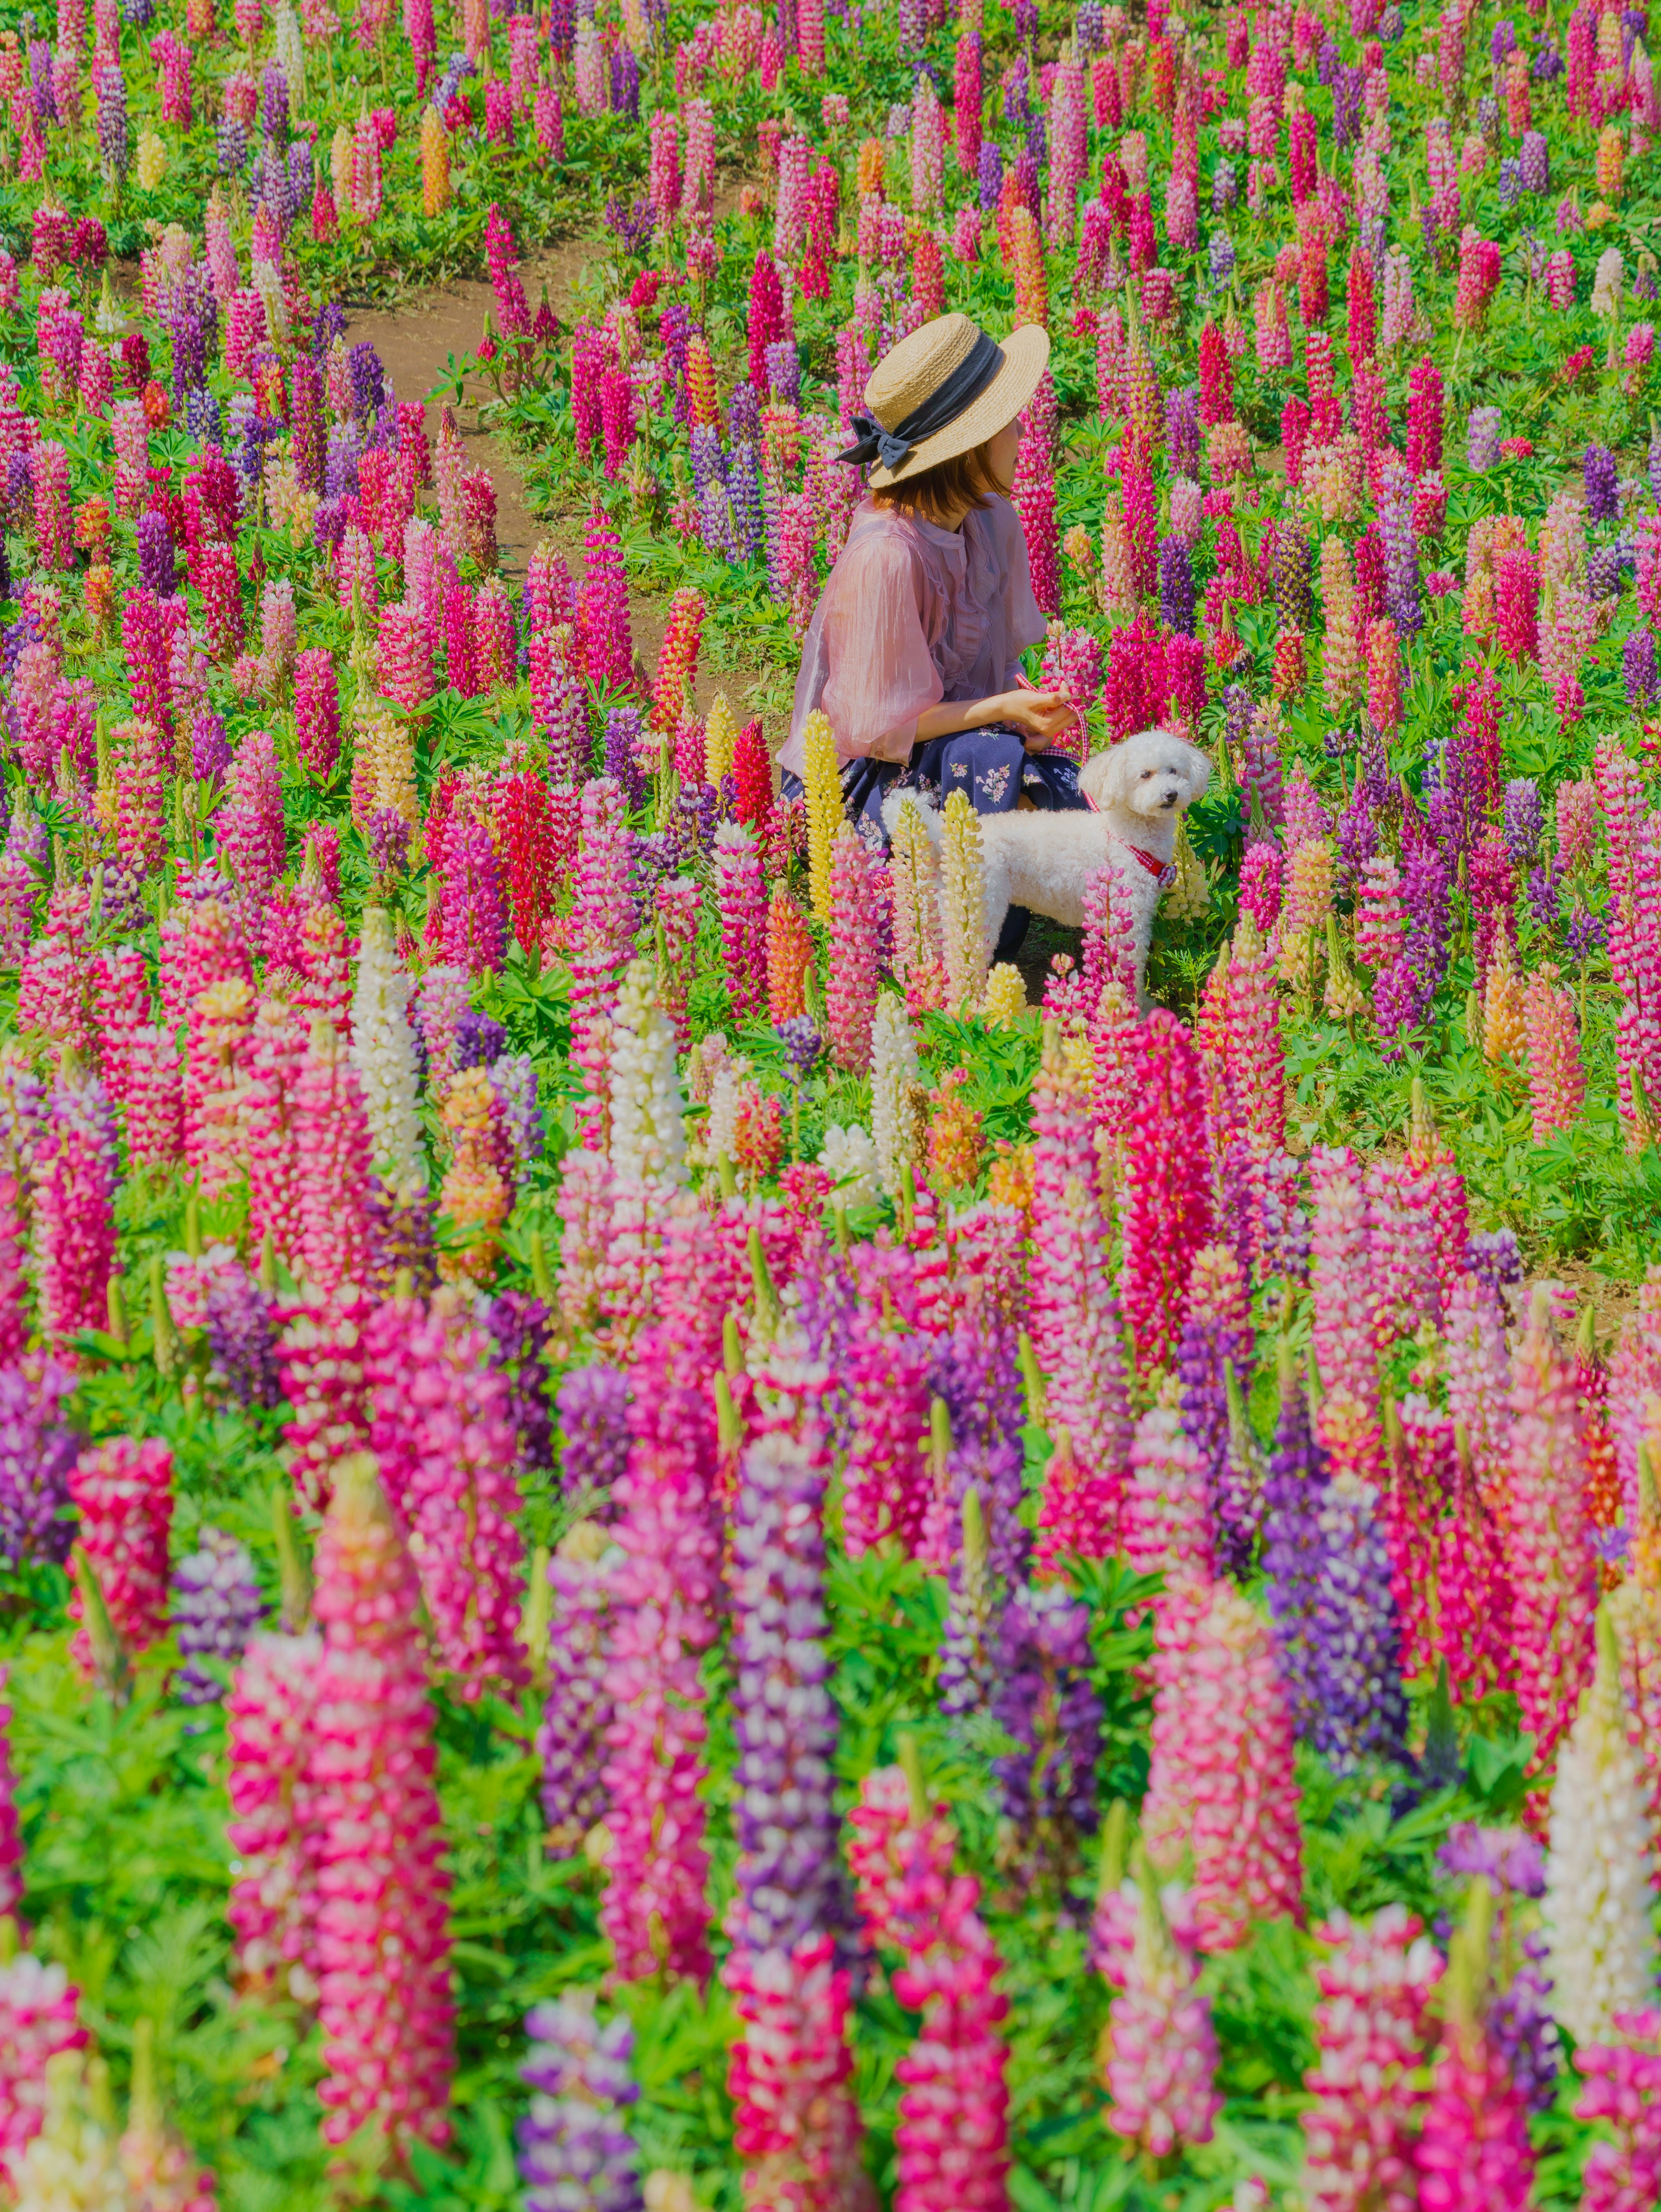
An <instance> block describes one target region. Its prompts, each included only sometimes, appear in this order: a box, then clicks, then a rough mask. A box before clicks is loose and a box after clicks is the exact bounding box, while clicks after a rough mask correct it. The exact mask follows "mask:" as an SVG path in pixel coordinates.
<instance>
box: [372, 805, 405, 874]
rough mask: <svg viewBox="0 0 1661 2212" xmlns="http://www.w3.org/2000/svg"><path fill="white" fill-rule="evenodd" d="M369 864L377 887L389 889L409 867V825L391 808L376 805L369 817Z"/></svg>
mask: <svg viewBox="0 0 1661 2212" xmlns="http://www.w3.org/2000/svg"><path fill="white" fill-rule="evenodd" d="M369 864H370V866H372V867H373V868H374V876H375V883H376V884H377V886H385V887H386V889H388V890H390V888H391V887H392V884H395V883H396V882H397V880H398V878H399V877H400V876H402V875H404V874H405V873H406V872H407V871H408V869H409V866H410V825H409V823H407V822H406V821H405V819H404V817H403V816H402V815H401V814H400V813H399V811H398V809H397V808H396V807H395V806H377V807H376V808H375V809H374V811H373V812H372V813H371V815H370V816H369Z"/></svg>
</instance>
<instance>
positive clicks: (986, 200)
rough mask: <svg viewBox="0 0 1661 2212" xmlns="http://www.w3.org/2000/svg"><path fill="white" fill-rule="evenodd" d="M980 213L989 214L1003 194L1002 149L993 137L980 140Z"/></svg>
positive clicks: (978, 178)
mask: <svg viewBox="0 0 1661 2212" xmlns="http://www.w3.org/2000/svg"><path fill="white" fill-rule="evenodd" d="M977 184H978V185H979V188H980V197H981V213H982V214H983V215H990V214H991V213H992V212H993V210H994V209H995V207H996V206H997V204H998V202H999V200H1000V199H1001V197H1002V196H1003V150H1002V149H1001V147H1000V145H999V144H998V142H997V140H996V139H995V138H983V139H982V141H981V166H980V173H979V175H978V177H977Z"/></svg>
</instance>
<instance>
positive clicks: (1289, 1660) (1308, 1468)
mask: <svg viewBox="0 0 1661 2212" xmlns="http://www.w3.org/2000/svg"><path fill="white" fill-rule="evenodd" d="M1330 1480H1331V1478H1330V1475H1329V1470H1328V1468H1327V1463H1326V1455H1325V1454H1324V1453H1323V1451H1322V1450H1321V1449H1320V1447H1319V1445H1318V1444H1317V1443H1316V1441H1315V1437H1314V1435H1313V1433H1312V1431H1311V1428H1310V1424H1309V1403H1308V1400H1307V1399H1306V1397H1305V1393H1304V1381H1303V1376H1301V1374H1299V1373H1298V1372H1297V1371H1296V1370H1294V1369H1293V1368H1292V1367H1291V1366H1290V1364H1288V1366H1287V1369H1286V1370H1285V1371H1284V1372H1283V1373H1282V1376H1281V1415H1280V1420H1279V1424H1278V1425H1277V1426H1276V1429H1275V1449H1274V1450H1273V1451H1272V1452H1271V1453H1270V1454H1269V1474H1268V1478H1267V1480H1265V1482H1264V1484H1263V1575H1264V1579H1265V1582H1266V1583H1267V1585H1268V1591H1269V1615H1270V1618H1271V1619H1272V1620H1273V1621H1274V1623H1275V1635H1276V1637H1277V1638H1278V1640H1279V1644H1280V1648H1281V1665H1282V1669H1283V1673H1284V1676H1285V1680H1286V1685H1287V1696H1288V1697H1289V1699H1291V1703H1292V1709H1293V1718H1294V1720H1295V1721H1296V1723H1297V1728H1298V1733H1299V1735H1302V1736H1308V1735H1313V1733H1314V1730H1315V1728H1316V1725H1317V1721H1318V1719H1319V1716H1320V1711H1321V1674H1320V1666H1319V1651H1318V1647H1317V1644H1316V1641H1315V1619H1316V1613H1317V1607H1318V1605H1319V1603H1320V1595H1321V1580H1322V1567H1323V1563H1324V1557H1325V1551H1326V1541H1325V1537H1324V1534H1323V1529H1322V1525H1321V1507H1322V1502H1323V1493H1324V1492H1325V1491H1326V1490H1327V1489H1328V1488H1329V1486H1330Z"/></svg>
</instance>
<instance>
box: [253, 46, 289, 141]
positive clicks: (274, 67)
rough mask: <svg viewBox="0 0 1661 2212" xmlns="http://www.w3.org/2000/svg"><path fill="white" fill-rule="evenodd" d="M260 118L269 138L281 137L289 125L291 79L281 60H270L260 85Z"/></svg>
mask: <svg viewBox="0 0 1661 2212" xmlns="http://www.w3.org/2000/svg"><path fill="white" fill-rule="evenodd" d="M259 120H260V122H261V124H262V125H264V128H265V136H266V137H268V138H280V137H282V136H283V132H284V131H286V130H287V129H288V127H289V79H288V74H287V72H286V71H285V70H284V69H283V64H282V63H281V62H279V61H269V62H267V63H266V64H265V76H263V77H262V78H261V80H260V85H259Z"/></svg>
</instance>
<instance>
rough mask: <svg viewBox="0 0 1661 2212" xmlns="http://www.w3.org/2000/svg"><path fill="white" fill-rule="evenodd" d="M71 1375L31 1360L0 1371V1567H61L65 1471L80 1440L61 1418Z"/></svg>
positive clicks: (66, 1527) (68, 1522)
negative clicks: (40, 1563)
mask: <svg viewBox="0 0 1661 2212" xmlns="http://www.w3.org/2000/svg"><path fill="white" fill-rule="evenodd" d="M75 1384H76V1377H75V1376H74V1375H73V1373H72V1372H71V1371H70V1369H69V1368H67V1367H64V1366H63V1365H62V1364H60V1363H59V1362H58V1360H56V1359H52V1358H40V1357H39V1356H34V1355H30V1356H27V1357H26V1358H23V1359H22V1360H20V1361H18V1362H17V1363H15V1364H14V1365H12V1366H9V1367H0V1563H3V1564H4V1565H6V1566H8V1567H18V1566H21V1565H22V1564H23V1562H24V1561H25V1560H27V1559H46V1560H50V1561H51V1562H52V1564H53V1565H62V1564H63V1562H64V1560H65V1559H67V1558H68V1557H69V1551H70V1543H71V1542H72V1541H73V1540H74V1536H75V1528H74V1523H73V1518H72V1516H71V1515H70V1482H69V1475H70V1468H72V1467H73V1466H74V1465H75V1461H76V1454H77V1453H78V1452H79V1450H80V1449H81V1444H82V1438H81V1437H79V1436H77V1435H76V1432H75V1431H73V1430H72V1429H71V1428H70V1427H69V1425H68V1424H67V1423H66V1422H65V1421H64V1418H63V1411H64V1402H65V1401H66V1400H67V1399H68V1398H70V1396H71V1395H72V1394H73V1392H74V1389H75Z"/></svg>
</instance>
